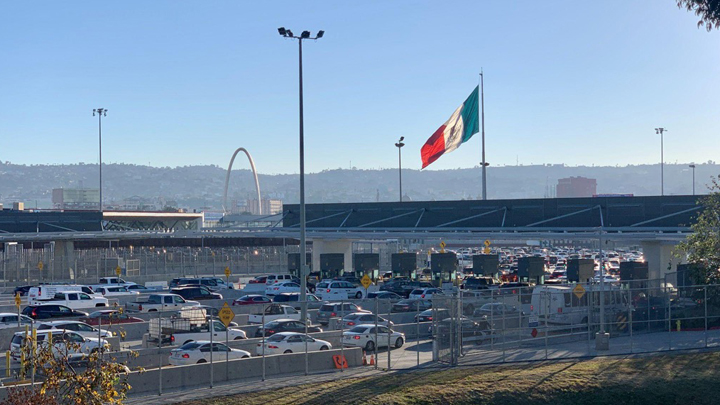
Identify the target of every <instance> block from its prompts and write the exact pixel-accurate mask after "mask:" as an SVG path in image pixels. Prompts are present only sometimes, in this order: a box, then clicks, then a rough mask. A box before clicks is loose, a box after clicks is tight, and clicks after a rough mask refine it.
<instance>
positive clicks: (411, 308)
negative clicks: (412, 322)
mask: <svg viewBox="0 0 720 405" xmlns="http://www.w3.org/2000/svg"><path fill="white" fill-rule="evenodd" d="M430 308H432V301H428V300H411V299H407V300H402V301H398V302H396V303H394V304H393V306H392V308H391V309H390V311H391V312H416V311H424V310H426V309H430Z"/></svg>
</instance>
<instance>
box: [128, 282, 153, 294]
mask: <svg viewBox="0 0 720 405" xmlns="http://www.w3.org/2000/svg"><path fill="white" fill-rule="evenodd" d="M125 288H127V290H128V291H137V292H138V293H150V292H155V291H157V290H156V289H154V288H147V287H145V286H144V285H142V284H133V285H129V286H127V287H125Z"/></svg>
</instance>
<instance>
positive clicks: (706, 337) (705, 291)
mask: <svg viewBox="0 0 720 405" xmlns="http://www.w3.org/2000/svg"><path fill="white" fill-rule="evenodd" d="M703 290H704V293H705V298H704V299H703V304H705V347H706V348H707V346H708V310H707V286H705V288H704V289H703Z"/></svg>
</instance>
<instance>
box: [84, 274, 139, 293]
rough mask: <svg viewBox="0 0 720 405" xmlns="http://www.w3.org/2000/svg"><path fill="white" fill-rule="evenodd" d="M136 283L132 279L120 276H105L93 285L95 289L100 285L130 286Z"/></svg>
mask: <svg viewBox="0 0 720 405" xmlns="http://www.w3.org/2000/svg"><path fill="white" fill-rule="evenodd" d="M131 285H135V283H133V282H132V281H125V280H123V279H121V278H120V277H103V278H101V279H100V281H99V282H98V283H97V284H94V285H91V286H90V287H92V289H93V290H97V289H98V288H100V287H128V286H131Z"/></svg>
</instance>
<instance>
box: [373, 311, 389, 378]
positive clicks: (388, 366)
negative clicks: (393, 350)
mask: <svg viewBox="0 0 720 405" xmlns="http://www.w3.org/2000/svg"><path fill="white" fill-rule="evenodd" d="M375 319H377V316H376V317H375ZM387 330H388V333H387V337H388V341H387V351H388V368H387V369H388V371H390V368H391V366H392V363H390V339H391V338H392V330H390V328H387Z"/></svg>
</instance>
